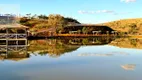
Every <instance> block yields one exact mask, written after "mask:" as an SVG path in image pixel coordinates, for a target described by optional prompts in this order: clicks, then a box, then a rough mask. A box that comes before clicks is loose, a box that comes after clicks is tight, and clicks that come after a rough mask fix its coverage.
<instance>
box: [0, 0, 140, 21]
mask: <svg viewBox="0 0 142 80" xmlns="http://www.w3.org/2000/svg"><path fill="white" fill-rule="evenodd" d="M4 13H14V14H21V15H25V14H28V13H31V14H32V15H34V14H38V15H40V14H45V15H49V14H60V15H62V16H65V17H72V18H75V19H77V20H78V21H79V22H81V23H88V24H96V23H104V22H110V21H115V20H120V19H129V18H142V0H0V14H4Z"/></svg>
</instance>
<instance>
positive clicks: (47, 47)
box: [28, 37, 115, 57]
mask: <svg viewBox="0 0 142 80" xmlns="http://www.w3.org/2000/svg"><path fill="white" fill-rule="evenodd" d="M114 39H115V38H110V37H105V38H103V37H94V38H56V39H46V40H31V41H29V43H30V46H29V48H28V51H29V53H33V54H37V53H38V54H39V55H47V54H48V56H51V57H59V56H61V55H63V54H64V53H69V52H72V51H75V50H77V49H78V48H79V47H81V46H82V45H86V46H87V45H105V44H109V43H110V42H111V41H112V40H114ZM37 45H38V46H37Z"/></svg>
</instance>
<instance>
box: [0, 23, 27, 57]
mask: <svg viewBox="0 0 142 80" xmlns="http://www.w3.org/2000/svg"><path fill="white" fill-rule="evenodd" d="M27 30H28V27H25V26H22V25H20V24H11V25H0V54H11V53H13V52H19V53H20V52H25V53H26V51H27V45H28V40H27V36H28V35H27Z"/></svg>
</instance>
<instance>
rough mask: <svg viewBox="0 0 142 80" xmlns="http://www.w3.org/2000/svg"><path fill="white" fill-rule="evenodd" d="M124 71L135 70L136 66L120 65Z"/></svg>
mask: <svg viewBox="0 0 142 80" xmlns="http://www.w3.org/2000/svg"><path fill="white" fill-rule="evenodd" d="M121 67H122V68H123V69H124V70H135V67H136V64H125V65H121Z"/></svg>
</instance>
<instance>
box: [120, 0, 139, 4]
mask: <svg viewBox="0 0 142 80" xmlns="http://www.w3.org/2000/svg"><path fill="white" fill-rule="evenodd" d="M120 1H121V2H125V3H130V2H136V1H137V0H120Z"/></svg>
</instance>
